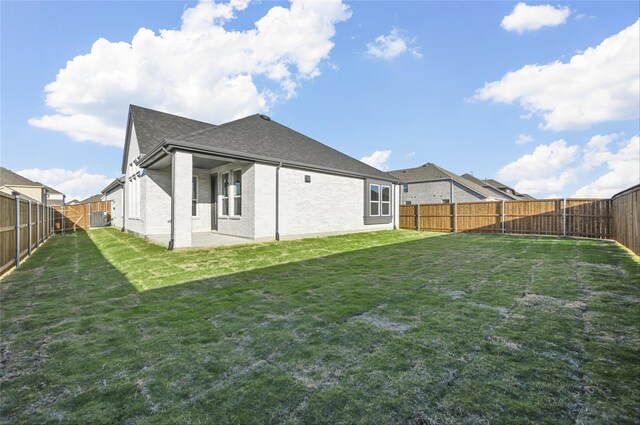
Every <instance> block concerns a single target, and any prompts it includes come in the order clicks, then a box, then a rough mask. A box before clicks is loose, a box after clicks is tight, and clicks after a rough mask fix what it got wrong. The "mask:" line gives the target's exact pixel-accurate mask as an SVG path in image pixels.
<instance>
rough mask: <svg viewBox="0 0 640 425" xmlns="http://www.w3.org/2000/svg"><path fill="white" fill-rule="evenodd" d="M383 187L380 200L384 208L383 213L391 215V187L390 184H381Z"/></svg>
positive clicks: (382, 208)
mask: <svg viewBox="0 0 640 425" xmlns="http://www.w3.org/2000/svg"><path fill="white" fill-rule="evenodd" d="M381 188H382V199H381V201H380V207H381V210H382V215H390V214H391V188H390V187H389V186H381Z"/></svg>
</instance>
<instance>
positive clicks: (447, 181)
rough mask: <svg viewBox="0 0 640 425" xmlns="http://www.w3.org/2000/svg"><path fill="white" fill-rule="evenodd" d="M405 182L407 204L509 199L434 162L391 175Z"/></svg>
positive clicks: (402, 196)
mask: <svg viewBox="0 0 640 425" xmlns="http://www.w3.org/2000/svg"><path fill="white" fill-rule="evenodd" d="M389 174H391V175H392V176H394V177H396V178H397V179H399V180H401V181H402V182H403V185H402V195H401V202H402V203H403V204H439V203H454V202H474V201H494V200H502V199H509V198H508V197H507V196H505V195H500V194H498V193H495V192H492V191H490V190H487V189H485V188H484V187H482V186H480V185H478V184H476V183H474V182H472V181H469V180H467V179H465V178H463V177H461V176H459V175H457V174H455V173H452V172H451V171H448V170H445V169H444V168H442V167H438V166H437V165H435V164H432V163H430V162H428V163H426V164H424V165H423V166H421V167H417V168H408V169H405V170H396V171H389Z"/></svg>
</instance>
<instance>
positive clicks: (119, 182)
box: [100, 176, 125, 194]
mask: <svg viewBox="0 0 640 425" xmlns="http://www.w3.org/2000/svg"><path fill="white" fill-rule="evenodd" d="M124 180H125V177H124V176H121V177H118V178H117V179H115V180H113V181H112V182H111V183H109V184H108V185H107V186H105V188H104V189H102V190H101V191H100V193H102V194H107V193H109V192H111V191H112V190H114V189H115V188H117V187H118V186H122V185H123V184H124Z"/></svg>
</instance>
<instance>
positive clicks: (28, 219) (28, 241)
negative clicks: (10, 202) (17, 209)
mask: <svg viewBox="0 0 640 425" xmlns="http://www.w3.org/2000/svg"><path fill="white" fill-rule="evenodd" d="M27 208H28V210H27V254H28V255H29V257H31V236H33V235H32V234H31V201H29V200H27Z"/></svg>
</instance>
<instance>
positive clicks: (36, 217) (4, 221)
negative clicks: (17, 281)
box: [0, 192, 53, 275]
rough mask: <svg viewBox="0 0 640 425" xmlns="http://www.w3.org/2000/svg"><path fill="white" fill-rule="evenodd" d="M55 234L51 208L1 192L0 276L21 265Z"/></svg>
mask: <svg viewBox="0 0 640 425" xmlns="http://www.w3.org/2000/svg"><path fill="white" fill-rule="evenodd" d="M52 233H53V208H52V207H47V206H45V205H44V204H42V203H40V202H36V201H31V200H27V199H24V198H22V197H20V196H12V195H7V194H5V193H1V192H0V275H2V274H4V273H6V272H7V271H9V270H10V269H11V268H12V267H14V266H16V267H17V266H19V265H20V261H21V260H22V259H23V258H24V257H27V256H30V255H31V253H32V252H33V250H35V249H36V248H38V246H40V244H42V243H44V242H45V241H46V240H47V239H48V238H49V236H51V234H52Z"/></svg>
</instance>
